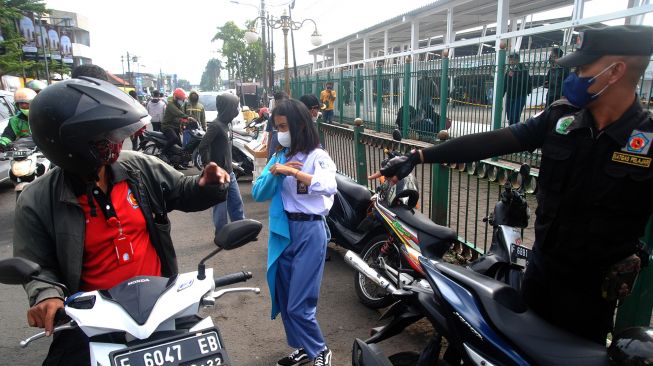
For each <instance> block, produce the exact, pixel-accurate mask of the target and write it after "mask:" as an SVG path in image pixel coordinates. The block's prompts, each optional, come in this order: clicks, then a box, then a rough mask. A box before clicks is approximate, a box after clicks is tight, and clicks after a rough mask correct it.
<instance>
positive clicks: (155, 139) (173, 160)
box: [137, 126, 205, 169]
mask: <svg viewBox="0 0 653 366" xmlns="http://www.w3.org/2000/svg"><path fill="white" fill-rule="evenodd" d="M189 131H190V140H189V141H188V144H187V145H186V147H181V146H179V145H176V144H175V145H173V146H172V147H170V149H169V150H168V151H167V152H164V151H163V148H164V147H165V146H166V143H167V142H168V139H167V138H166V136H165V135H164V134H163V132H158V131H145V132H144V133H143V141H142V142H141V143H140V145H139V146H138V148H137V151H142V152H143V153H144V154H147V155H153V156H156V157H158V158H160V159H161V160H163V161H164V162H166V163H168V164H170V165H172V166H179V165H184V164H188V163H191V162H192V164H193V165H195V167H197V169H202V167H203V164H202V156H201V154H199V150H198V147H199V145H200V142H201V141H202V138H203V137H204V134H205V132H204V131H203V130H202V128H201V127H199V126H195V128H193V129H190V130H189Z"/></svg>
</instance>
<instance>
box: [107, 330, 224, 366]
mask: <svg viewBox="0 0 653 366" xmlns="http://www.w3.org/2000/svg"><path fill="white" fill-rule="evenodd" d="M110 357H111V362H112V365H113V366H222V365H228V363H229V361H228V358H227V354H226V352H225V350H224V349H223V348H222V344H221V342H220V336H219V335H218V332H217V330H215V329H212V330H210V331H207V332H204V333H202V334H196V335H194V336H191V337H188V336H187V335H184V336H182V337H176V338H168V339H165V340H162V341H161V343H158V344H154V345H152V344H151V343H148V344H146V345H139V346H135V347H130V348H127V349H124V350H119V351H115V352H113V353H112V354H111V356H110Z"/></svg>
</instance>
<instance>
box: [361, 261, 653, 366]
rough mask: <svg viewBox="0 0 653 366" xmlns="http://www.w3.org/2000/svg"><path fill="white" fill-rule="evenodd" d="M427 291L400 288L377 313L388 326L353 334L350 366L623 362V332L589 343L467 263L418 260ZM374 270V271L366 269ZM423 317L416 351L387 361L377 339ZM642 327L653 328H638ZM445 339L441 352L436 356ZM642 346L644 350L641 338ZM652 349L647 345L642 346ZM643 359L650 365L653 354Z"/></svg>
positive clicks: (595, 365) (598, 364)
mask: <svg viewBox="0 0 653 366" xmlns="http://www.w3.org/2000/svg"><path fill="white" fill-rule="evenodd" d="M419 264H420V266H421V267H422V268H423V270H424V272H425V273H426V276H425V278H426V280H427V281H428V283H429V285H430V289H425V288H421V287H416V286H410V285H407V286H404V287H403V289H401V290H394V292H393V295H394V296H395V297H396V298H397V299H398V301H397V302H395V303H394V304H393V305H392V306H391V307H390V308H388V310H387V311H386V312H385V313H384V314H383V315H382V316H381V319H390V321H389V323H388V324H386V325H384V326H381V327H378V328H374V329H373V330H372V332H371V337H370V338H368V339H367V340H361V339H356V340H355V341H354V346H353V350H352V365H354V366H378V365H387V366H390V365H396V366H399V365H402V366H406V365H415V366H426V365H440V366H442V365H461V364H462V365H477V366H481V365H588V366H589V365H592V366H602V365H628V364H630V363H628V362H625V363H620V361H618V360H619V359H620V354H622V350H620V349H619V348H620V347H622V346H623V344H624V342H626V343H628V342H630V343H632V342H633V341H635V342H637V340H633V339H628V338H629V335H628V332H627V331H629V330H632V329H633V328H629V329H626V330H625V331H624V332H622V333H617V334H615V335H614V337H613V340H612V344H611V346H610V347H609V348H608V349H606V348H605V347H604V346H602V345H600V344H598V343H594V342H591V341H588V340H585V339H583V338H580V337H578V336H576V335H573V334H571V333H568V332H566V331H564V330H562V329H559V328H557V327H555V326H554V325H551V324H549V323H548V322H546V321H544V320H542V319H541V318H540V317H539V316H537V315H536V314H535V313H534V312H533V311H532V310H529V309H528V307H527V306H526V305H525V304H524V303H523V302H522V300H521V296H520V294H519V293H518V292H517V290H515V289H514V288H513V287H511V286H509V285H507V284H505V283H503V282H500V281H497V280H495V279H493V278H490V277H487V276H485V275H482V274H479V273H477V272H475V271H473V270H471V269H469V268H466V267H463V266H458V265H453V264H449V263H444V262H441V261H439V260H437V259H434V258H428V257H425V256H421V257H419ZM371 275H373V274H371ZM424 317H426V319H428V321H429V322H430V323H431V325H432V326H433V328H434V329H435V333H434V335H433V336H432V337H431V338H430V339H429V342H428V344H427V346H426V347H425V348H424V349H423V350H422V351H421V352H399V353H397V354H394V355H392V356H390V357H389V358H386V357H385V356H384V355H383V353H382V352H381V351H380V350H379V349H378V347H377V345H376V343H378V342H381V341H383V340H386V339H389V338H391V337H393V336H395V335H397V334H399V333H401V332H402V331H403V330H404V329H405V328H406V327H408V326H409V325H411V324H413V323H415V322H416V321H418V320H420V319H422V318H424ZM642 331H643V332H651V331H653V330H652V329H651V328H643V329H642ZM443 339H446V350H445V351H444V354H442V347H443ZM640 344H641V345H640V346H639V347H640V348H641V347H650V346H649V345H648V344H646V343H640ZM643 353H648V355H651V354H653V352H652V351H651V350H650V349H649V350H647V351H643ZM641 361H642V362H643V363H642V364H644V363H646V362H653V359H649V360H648V361H644V360H641Z"/></svg>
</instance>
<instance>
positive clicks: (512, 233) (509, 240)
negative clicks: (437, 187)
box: [345, 151, 531, 308]
mask: <svg viewBox="0 0 653 366" xmlns="http://www.w3.org/2000/svg"><path fill="white" fill-rule="evenodd" d="M386 154H387V156H388V157H387V159H385V160H384V161H383V162H382V165H384V164H385V163H386V162H387V161H388V160H389V159H391V158H393V157H395V156H398V155H399V153H398V152H396V151H393V152H386ZM529 173H530V167H529V166H528V165H523V166H522V167H521V168H520V171H519V173H515V174H513V176H512V177H510V178H511V179H509V180H507V181H506V183H505V185H504V190H503V192H502V194H501V198H500V200H499V201H498V202H497V204H496V205H495V208H494V211H493V214H492V215H490V217H489V218H486V219H485V220H486V221H489V222H490V224H491V225H492V226H493V236H492V244H491V246H490V250H488V252H487V253H486V254H485V255H483V256H481V257H480V258H479V259H477V260H476V261H474V262H472V263H471V264H470V268H472V269H473V270H474V271H476V272H478V273H480V274H483V275H486V276H489V277H492V278H495V279H497V280H499V281H501V282H504V283H507V284H509V285H510V286H512V287H513V288H515V290H517V291H519V290H520V289H521V282H522V278H523V274H524V269H525V267H526V265H527V264H528V260H529V259H530V257H531V250H530V249H529V248H528V247H526V246H524V245H523V243H522V237H521V230H522V229H523V228H525V227H526V226H528V218H529V209H528V203H527V202H526V198H525V191H524V187H525V185H526V184H530V182H531V178H530V174H529ZM414 180H415V178H414V176H413V175H412V174H409V175H408V176H407V177H406V178H404V179H403V180H401V181H399V182H398V183H397V184H396V185H390V184H389V183H387V182H386V183H383V184H381V185H380V186H379V189H378V193H377V194H376V195H375V196H373V197H372V202H373V206H372V210H373V212H374V214H375V217H378V218H380V219H381V220H380V221H381V222H382V223H383V224H384V226H385V228H386V231H387V232H388V233H392V235H389V236H388V237H387V240H383V238H382V237H381V236H379V238H378V239H376V240H375V242H374V243H370V244H368V245H366V246H365V247H364V248H363V250H362V251H360V259H361V260H362V261H363V262H365V263H367V266H368V267H369V268H371V269H373V270H380V273H381V275H383V276H385V278H386V279H387V281H388V283H389V284H391V285H392V288H396V289H400V288H401V286H402V285H403V284H409V285H415V284H420V285H421V286H422V287H426V288H428V285H427V284H426V282H425V281H424V280H423V277H424V274H425V273H424V270H423V269H422V268H421V266H420V265H419V263H418V258H419V256H420V255H427V256H429V257H430V258H442V255H444V253H445V252H446V251H447V250H449V249H450V248H451V246H452V245H453V244H456V243H457V242H458V238H457V235H456V234H455V232H454V231H453V230H451V229H449V228H447V227H444V226H440V225H437V224H435V223H433V222H432V221H430V220H429V219H428V217H426V216H424V215H422V214H421V213H419V212H417V211H415V210H414V207H415V204H416V203H417V201H418V199H419V193H418V190H417V184H416V183H415V182H414ZM512 182H522V184H520V185H519V186H518V187H517V188H515V187H513V184H512ZM425 232H427V233H430V237H429V236H426V235H424V234H423V233H425ZM415 233H422V234H421V237H420V235H419V234H418V235H415ZM434 241H439V243H440V244H439V245H438V246H435V247H434V246H431V245H430V244H431V243H432V242H434ZM425 247H429V248H431V249H429V250H433V249H435V251H431V252H425V251H424V248H425ZM354 252H355V250H354ZM352 255H355V253H352V254H351V255H350V253H347V255H346V256H345V258H346V259H347V258H351V257H352ZM349 263H350V264H351V265H353V266H354V268H356V269H357V273H356V274H355V284H354V287H355V289H356V293H357V295H358V297H359V300H360V301H361V302H362V303H363V304H365V305H366V306H368V307H370V308H382V307H386V306H388V305H390V304H391V303H392V301H393V299H392V296H391V294H390V292H389V291H387V289H385V288H379V286H378V285H377V284H376V283H374V282H372V281H370V280H369V277H368V276H366V275H365V273H366V269H363V270H361V268H359V266H356V265H355V263H353V262H352V261H349Z"/></svg>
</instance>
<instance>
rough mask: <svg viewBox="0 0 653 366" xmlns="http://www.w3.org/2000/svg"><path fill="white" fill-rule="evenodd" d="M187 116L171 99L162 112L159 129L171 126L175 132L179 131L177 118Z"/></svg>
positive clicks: (179, 124)
mask: <svg viewBox="0 0 653 366" xmlns="http://www.w3.org/2000/svg"><path fill="white" fill-rule="evenodd" d="M187 117H188V116H187V115H186V113H184V111H183V110H181V108H179V106H178V105H177V103H175V101H174V99H173V100H172V101H170V102H168V105H167V106H166V111H165V113H164V114H163V122H161V129H162V130H164V129H166V128H171V129H173V130H175V131H176V132H179V128H180V127H181V123H180V122H179V119H180V118H187Z"/></svg>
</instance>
